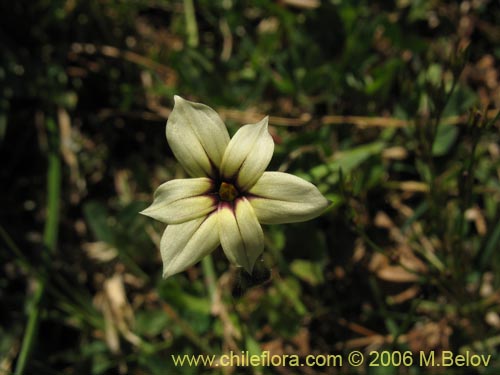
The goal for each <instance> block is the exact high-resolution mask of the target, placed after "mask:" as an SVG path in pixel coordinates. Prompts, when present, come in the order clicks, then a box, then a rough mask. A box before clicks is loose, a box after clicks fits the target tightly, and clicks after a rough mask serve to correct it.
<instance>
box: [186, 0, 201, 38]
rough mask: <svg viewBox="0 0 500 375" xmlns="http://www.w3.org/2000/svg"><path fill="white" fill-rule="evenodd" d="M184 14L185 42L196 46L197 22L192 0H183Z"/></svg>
mask: <svg viewBox="0 0 500 375" xmlns="http://www.w3.org/2000/svg"><path fill="white" fill-rule="evenodd" d="M184 15H185V16H186V33H187V37H188V40H187V44H188V46H189V47H192V48H196V47H198V24H197V23H196V15H195V12H194V5H193V0H184Z"/></svg>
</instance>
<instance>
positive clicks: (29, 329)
mask: <svg viewBox="0 0 500 375" xmlns="http://www.w3.org/2000/svg"><path fill="white" fill-rule="evenodd" d="M47 131H48V136H49V150H48V170H47V220H46V221H45V227H44V231H43V244H44V251H45V253H44V254H42V255H43V259H44V260H45V262H46V263H45V264H46V265H47V264H48V261H49V260H50V255H52V254H54V252H55V250H56V243H57V235H58V229H59V206H60V201H59V196H60V191H61V161H60V156H59V138H58V134H57V126H56V124H55V122H54V121H53V120H51V119H49V120H48V121H47ZM46 285H47V278H46V277H43V276H41V277H39V279H38V281H37V287H36V291H35V294H34V296H33V301H32V303H30V304H29V306H30V308H29V316H28V323H27V326H26V330H25V332H24V337H23V343H22V346H21V351H20V352H19V358H18V360H17V363H16V369H15V372H14V373H15V374H16V375H22V374H23V373H25V369H26V365H27V364H28V362H29V358H30V356H31V352H32V350H33V346H34V343H35V340H36V336H37V333H38V325H39V322H40V314H41V310H42V306H41V305H42V300H43V297H44V295H45V290H46Z"/></svg>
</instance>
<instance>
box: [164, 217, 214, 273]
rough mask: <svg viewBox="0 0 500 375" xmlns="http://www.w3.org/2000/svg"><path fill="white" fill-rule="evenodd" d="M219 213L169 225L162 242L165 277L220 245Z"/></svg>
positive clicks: (197, 260)
mask: <svg viewBox="0 0 500 375" xmlns="http://www.w3.org/2000/svg"><path fill="white" fill-rule="evenodd" d="M219 243H220V242H219V232H218V231H217V213H214V214H212V215H208V216H206V217H201V218H198V219H195V220H191V221H188V222H185V223H182V224H175V225H169V226H167V229H165V232H164V233H163V236H162V237H161V242H160V252H161V259H162V261H163V277H164V278H167V277H169V276H172V275H174V274H176V273H179V272H182V271H184V270H185V269H186V268H189V267H191V266H192V265H193V264H195V263H197V262H199V261H200V260H201V258H203V257H204V256H206V255H208V254H209V253H211V252H212V251H213V250H215V248H216V247H217V246H219Z"/></svg>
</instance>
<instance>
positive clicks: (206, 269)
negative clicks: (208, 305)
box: [201, 254, 217, 303]
mask: <svg viewBox="0 0 500 375" xmlns="http://www.w3.org/2000/svg"><path fill="white" fill-rule="evenodd" d="M201 266H202V267H203V274H204V275H205V282H206V283H207V288H208V294H209V295H210V301H211V302H212V303H213V301H214V296H215V293H216V290H217V285H216V280H217V274H216V273H215V268H214V261H213V259H212V254H208V255H207V256H205V257H204V258H203V259H202V260H201Z"/></svg>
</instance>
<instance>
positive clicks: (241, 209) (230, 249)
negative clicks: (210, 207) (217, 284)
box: [218, 198, 264, 273]
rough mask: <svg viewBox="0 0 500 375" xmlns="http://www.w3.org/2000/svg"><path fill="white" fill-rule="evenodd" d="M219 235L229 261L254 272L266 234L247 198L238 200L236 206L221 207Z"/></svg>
mask: <svg viewBox="0 0 500 375" xmlns="http://www.w3.org/2000/svg"><path fill="white" fill-rule="evenodd" d="M218 218H219V235H220V242H221V245H222V249H223V250H224V253H225V254H226V256H227V257H228V259H229V260H230V261H231V262H232V263H234V264H236V265H238V266H241V267H243V268H244V269H245V270H246V271H247V272H249V273H250V272H252V269H253V266H254V264H255V261H256V260H257V258H258V257H259V255H260V254H262V251H264V233H263V232H262V227H261V226H260V224H259V222H258V221H257V218H256V216H255V213H254V211H253V208H252V206H251V205H250V203H249V202H248V200H247V199H246V198H240V199H237V200H236V201H235V202H234V205H232V204H230V203H224V204H221V205H220V206H219V211H218Z"/></svg>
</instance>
